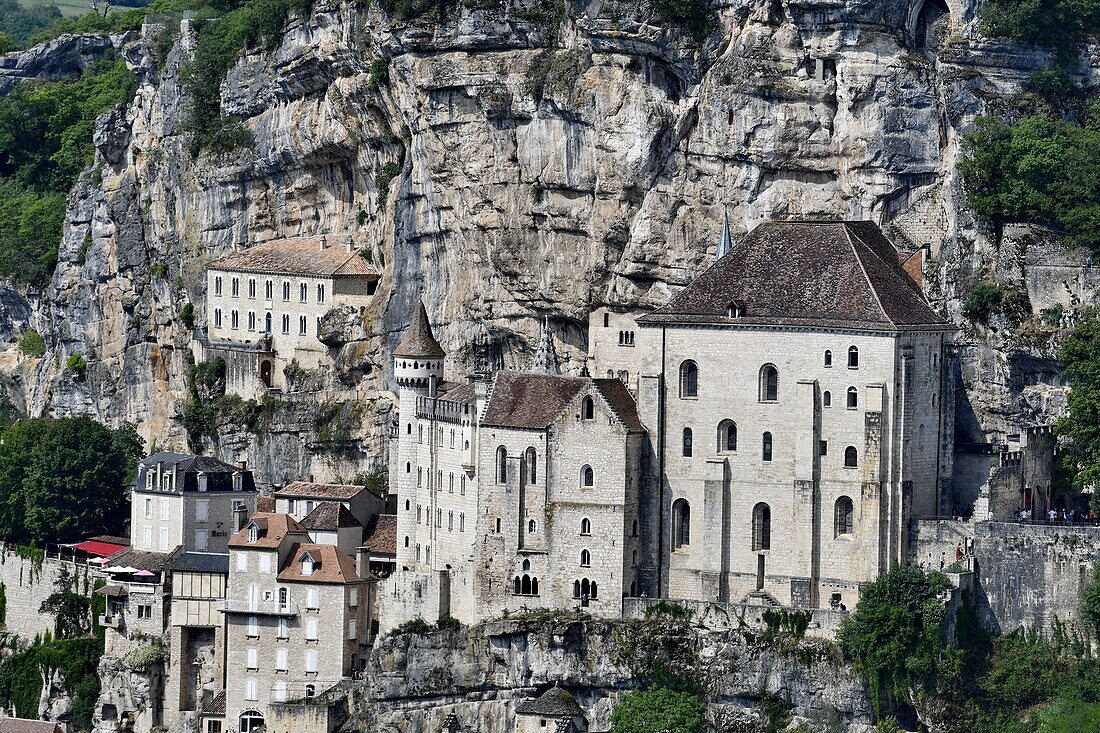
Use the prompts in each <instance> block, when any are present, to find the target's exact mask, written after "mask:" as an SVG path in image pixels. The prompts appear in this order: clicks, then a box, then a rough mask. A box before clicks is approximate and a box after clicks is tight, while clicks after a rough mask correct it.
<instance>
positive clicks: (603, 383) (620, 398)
mask: <svg viewBox="0 0 1100 733" xmlns="http://www.w3.org/2000/svg"><path fill="white" fill-rule="evenodd" d="M592 383H593V384H595V385H596V389H598V390H599V391H600V394H601V395H602V396H603V398H604V401H605V402H607V406H608V407H610V408H611V411H612V412H614V413H615V415H616V416H618V418H619V419H620V420H621V421H622V422H623V425H625V426H626V429H627V430H629V431H630V432H632V433H644V432H645V425H642V421H641V419H640V418H639V417H638V404H637V403H636V402H635V401H634V396H633V395H631V394H630V390H629V389H627V388H626V385H625V384H623V380H621V379H593V380H592Z"/></svg>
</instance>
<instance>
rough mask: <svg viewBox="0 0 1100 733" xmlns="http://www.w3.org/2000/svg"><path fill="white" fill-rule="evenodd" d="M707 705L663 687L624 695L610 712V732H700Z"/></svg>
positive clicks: (697, 698)
mask: <svg viewBox="0 0 1100 733" xmlns="http://www.w3.org/2000/svg"><path fill="white" fill-rule="evenodd" d="M706 713H707V706H706V703H704V702H703V700H702V699H701V698H700V697H699V696H698V695H694V694H692V693H689V692H676V691H674V690H669V689H666V688H663V687H654V688H650V689H648V690H635V691H633V692H630V693H628V694H626V695H625V696H624V697H623V699H622V700H621V701H620V702H619V704H618V705H617V706H616V707H615V711H614V712H613V713H611V731H612V733H666V732H667V733H704V731H706V729H707V721H706Z"/></svg>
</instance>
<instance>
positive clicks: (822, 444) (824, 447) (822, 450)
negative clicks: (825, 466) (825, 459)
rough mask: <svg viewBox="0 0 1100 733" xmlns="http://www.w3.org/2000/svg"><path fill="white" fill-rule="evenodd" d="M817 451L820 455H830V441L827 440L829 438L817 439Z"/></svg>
mask: <svg viewBox="0 0 1100 733" xmlns="http://www.w3.org/2000/svg"><path fill="white" fill-rule="evenodd" d="M817 453H818V455H822V456H827V455H829V441H827V440H819V441H817Z"/></svg>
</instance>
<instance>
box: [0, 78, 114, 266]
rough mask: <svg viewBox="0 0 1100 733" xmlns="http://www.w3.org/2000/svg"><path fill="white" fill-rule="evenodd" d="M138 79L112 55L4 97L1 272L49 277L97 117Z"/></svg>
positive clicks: (90, 152) (90, 154)
mask: <svg viewBox="0 0 1100 733" xmlns="http://www.w3.org/2000/svg"><path fill="white" fill-rule="evenodd" d="M135 83H136V82H135V79H134V75H133V74H132V73H131V72H130V71H129V70H128V69H127V68H126V64H125V63H124V62H123V61H122V60H121V59H105V60H102V61H99V62H97V63H95V64H93V65H92V66H90V67H89V68H88V69H87V70H86V71H85V72H84V75H83V76H82V77H81V78H80V79H79V80H77V81H72V82H30V81H25V82H21V83H20V84H18V85H17V86H16V87H15V89H13V90H12V92H11V93H10V94H9V95H8V96H6V97H4V98H2V99H0V276H6V277H11V278H12V279H14V280H15V281H16V282H19V283H28V284H33V285H43V284H45V283H46V282H48V281H49V279H50V277H51V275H52V274H53V269H54V266H55V265H56V264H57V248H58V245H59V244H60V242H61V228H62V224H63V223H64V220H65V198H66V195H67V194H68V192H69V189H71V188H72V186H73V184H74V183H75V182H76V179H77V176H78V175H80V173H81V171H83V170H84V169H85V168H87V167H88V166H89V165H91V163H92V160H93V158H94V152H95V147H94V145H93V142H92V133H93V131H94V129H95V120H96V118H97V117H98V116H99V115H101V114H102V113H104V112H105V111H107V110H109V109H111V108H112V107H115V106H117V105H118V104H121V103H123V102H126V101H129V99H130V98H131V97H133V94H134V88H135Z"/></svg>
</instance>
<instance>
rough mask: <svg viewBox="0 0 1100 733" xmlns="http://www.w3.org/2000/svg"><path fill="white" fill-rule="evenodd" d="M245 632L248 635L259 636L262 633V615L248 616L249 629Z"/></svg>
mask: <svg viewBox="0 0 1100 733" xmlns="http://www.w3.org/2000/svg"><path fill="white" fill-rule="evenodd" d="M245 634H246V635H248V636H259V635H260V617H259V616H249V617H248V629H247V630H246V631H245Z"/></svg>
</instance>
